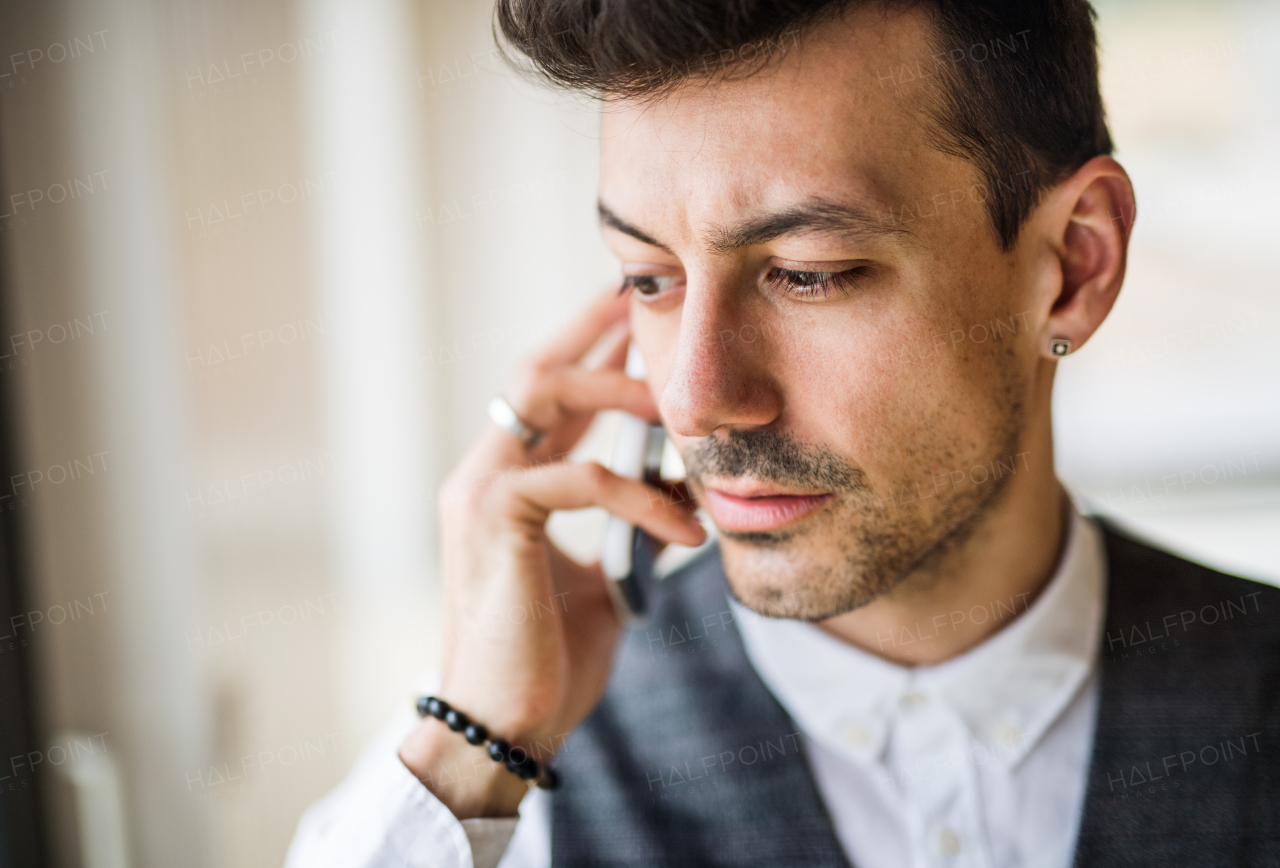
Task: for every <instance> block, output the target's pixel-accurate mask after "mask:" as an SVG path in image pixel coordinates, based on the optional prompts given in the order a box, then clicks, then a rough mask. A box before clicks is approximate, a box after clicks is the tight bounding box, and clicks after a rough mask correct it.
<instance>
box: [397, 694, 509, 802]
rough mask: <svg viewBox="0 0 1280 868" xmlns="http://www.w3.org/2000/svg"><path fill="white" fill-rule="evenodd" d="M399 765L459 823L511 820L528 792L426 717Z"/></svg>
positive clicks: (474, 748) (500, 766)
mask: <svg viewBox="0 0 1280 868" xmlns="http://www.w3.org/2000/svg"><path fill="white" fill-rule="evenodd" d="M400 761H401V762H402V763H404V765H405V767H406V768H408V769H409V771H410V772H412V773H413V776H414V777H416V778H417V779H418V780H419V781H421V782H422V785H423V786H425V787H426V788H427V789H429V790H431V792H432V794H434V795H435V797H436V798H438V799H439V800H440V801H441V802H443V803H444V805H445V807H447V808H448V809H449V810H450V811H451V812H452V813H453V815H454V816H455V817H457V818H458V819H459V820H469V819H472V818H475V817H513V816H515V815H516V812H517V809H518V808H519V806H520V801H521V800H522V799H523V798H524V795H525V793H526V792H528V789H529V786H528V784H527V783H526V782H525V781H523V780H521V779H520V778H519V777H517V776H516V775H514V774H512V773H511V772H510V771H508V770H507V768H506V767H505V766H504V765H503V764H501V763H495V762H494V761H493V760H491V759H490V758H489V756H488V754H487V753H486V752H485V750H484V748H483V747H477V746H475V745H471V744H469V743H468V742H467V741H466V739H464V738H463V737H462V736H461V735H459V734H458V733H456V732H453V731H451V730H450V729H449V728H448V727H447V726H446V725H445V724H444V723H442V722H441V721H438V720H436V719H435V718H433V717H430V716H428V717H426V718H424V719H423V720H422V722H421V723H420V724H419V725H418V727H417V728H416V729H415V730H414V731H413V732H412V733H410V734H409V737H408V738H406V739H405V740H404V742H403V743H402V744H401V745H400Z"/></svg>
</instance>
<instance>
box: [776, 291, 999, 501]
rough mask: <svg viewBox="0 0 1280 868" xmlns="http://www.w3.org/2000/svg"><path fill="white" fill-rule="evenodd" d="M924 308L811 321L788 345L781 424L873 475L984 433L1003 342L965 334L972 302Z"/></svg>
mask: <svg viewBox="0 0 1280 868" xmlns="http://www.w3.org/2000/svg"><path fill="white" fill-rule="evenodd" d="M927 311H928V312H927V313H926V312H921V313H906V312H901V313H897V314H893V313H888V312H886V315H885V316H883V317H881V318H875V319H874V320H862V321H860V322H850V323H846V324H845V327H843V328H839V329H821V330H814V331H811V332H810V333H809V334H807V335H806V341H805V345H804V347H803V349H795V350H793V351H792V352H790V353H788V355H789V358H788V360H787V362H786V367H787V368H788V369H789V370H790V371H791V375H790V376H789V377H788V383H787V384H786V387H785V388H786V393H787V406H788V410H789V412H788V415H789V419H788V424H789V426H790V427H791V428H792V430H794V431H795V432H796V433H797V435H798V436H800V437H802V438H803V439H806V440H810V441H812V442H821V443H825V444H826V445H828V446H830V447H831V448H833V449H835V450H836V451H837V452H839V453H841V454H843V455H845V456H846V457H848V458H849V459H850V460H851V461H852V462H854V463H855V464H857V465H858V466H860V467H861V468H862V469H863V470H864V472H866V473H867V474H868V476H869V477H870V479H871V481H872V482H873V484H874V482H875V481H876V480H882V481H884V480H894V479H896V478H898V477H900V476H901V475H903V473H908V472H909V473H916V472H920V468H922V467H925V468H934V467H935V465H937V466H941V465H944V464H947V463H948V462H951V463H954V462H955V460H956V456H955V455H953V453H955V452H960V451H963V452H967V451H969V450H970V449H972V448H973V446H975V445H977V444H980V443H983V442H985V441H987V440H989V439H990V435H991V433H992V428H993V423H994V422H995V421H996V418H997V417H999V416H1000V415H1001V409H1000V406H999V401H998V400H997V397H998V395H1000V394H1002V393H1003V390H1002V389H1001V388H1000V387H999V383H1000V382H1001V381H1002V379H1003V378H1002V377H1001V376H1000V361H1001V359H1000V353H1001V352H1003V350H1002V348H1000V347H999V346H993V342H992V341H991V340H990V339H989V338H988V339H987V340H985V341H982V342H977V341H971V340H970V339H969V332H968V330H967V325H966V327H965V328H963V329H962V322H963V323H965V324H967V323H968V320H969V319H972V318H973V313H972V311H971V310H970V311H969V312H967V313H964V314H961V313H959V312H957V311H950V312H946V311H938V310H937V309H936V308H935V307H930V308H928V309H927ZM872 323H874V324H872ZM1019 330H1020V331H1021V328H1020V329H1019ZM974 334H975V336H977V337H981V330H978V331H975V332H974ZM995 427H999V426H995ZM962 444H967V445H962Z"/></svg>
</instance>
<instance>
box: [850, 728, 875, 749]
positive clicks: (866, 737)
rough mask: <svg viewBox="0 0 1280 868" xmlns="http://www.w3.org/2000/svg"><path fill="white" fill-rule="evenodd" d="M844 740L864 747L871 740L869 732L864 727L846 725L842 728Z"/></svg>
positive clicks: (855, 745)
mask: <svg viewBox="0 0 1280 868" xmlns="http://www.w3.org/2000/svg"><path fill="white" fill-rule="evenodd" d="M843 735H844V740H845V742H847V743H848V744H851V745H853V746H854V747H864V746H865V745H866V744H867V742H869V741H871V733H869V732H867V730H866V727H862V726H847V727H845V729H844V733H843Z"/></svg>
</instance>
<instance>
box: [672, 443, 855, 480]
mask: <svg viewBox="0 0 1280 868" xmlns="http://www.w3.org/2000/svg"><path fill="white" fill-rule="evenodd" d="M684 462H685V470H686V471H688V473H689V476H691V477H693V478H694V479H700V478H702V477H706V476H750V477H752V478H754V479H760V480H764V481H769V482H776V483H779V484H781V485H788V486H795V487H799V488H808V489H813V490H815V491H867V490H869V486H868V485H867V482H866V479H865V478H864V476H863V473H862V471H861V470H859V469H858V468H857V467H854V466H853V465H852V464H850V463H849V462H847V461H845V460H844V459H843V458H841V457H840V456H839V455H837V454H836V453H835V452H833V451H832V450H831V449H829V448H828V447H826V446H815V445H813V444H810V443H805V442H803V441H801V440H798V439H796V438H795V437H792V436H791V435H790V434H786V433H785V432H782V431H774V430H771V429H761V430H757V431H730V432H729V433H728V434H727V435H724V436H723V437H720V436H717V435H715V434H712V435H710V436H708V437H704V438H703V439H702V441H701V442H700V443H699V444H698V445H697V446H696V447H694V448H693V449H692V450H690V451H689V454H688V455H686V456H684Z"/></svg>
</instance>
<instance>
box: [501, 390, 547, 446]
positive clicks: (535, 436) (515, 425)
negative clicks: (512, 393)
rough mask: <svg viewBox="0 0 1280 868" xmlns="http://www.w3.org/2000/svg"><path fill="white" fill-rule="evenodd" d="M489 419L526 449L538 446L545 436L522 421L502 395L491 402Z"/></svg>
mask: <svg viewBox="0 0 1280 868" xmlns="http://www.w3.org/2000/svg"><path fill="white" fill-rule="evenodd" d="M489 418H490V419H492V420H493V424H495V425H497V426H498V427H499V428H501V429H502V430H503V431H506V432H507V433H508V434H510V435H511V436H512V437H514V438H516V439H517V440H519V441H520V442H521V443H522V444H523V445H524V447H525V448H526V449H532V448H533V447H535V446H537V445H538V444H539V443H540V442H541V441H542V438H543V436H544V432H542V431H539V430H538V429H537V428H534V427H533V426H532V425H530V424H529V423H528V422H525V421H524V420H523V419H521V418H520V416H519V415H518V414H517V413H516V411H515V410H513V409H511V405H510V404H508V403H507V399H506V398H504V397H502V396H501V395H494V396H493V400H492V401H490V402H489Z"/></svg>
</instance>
